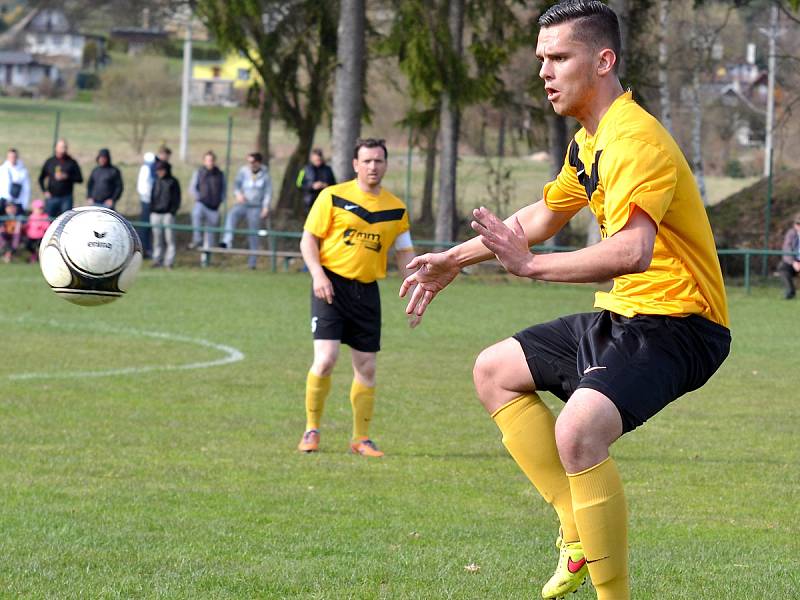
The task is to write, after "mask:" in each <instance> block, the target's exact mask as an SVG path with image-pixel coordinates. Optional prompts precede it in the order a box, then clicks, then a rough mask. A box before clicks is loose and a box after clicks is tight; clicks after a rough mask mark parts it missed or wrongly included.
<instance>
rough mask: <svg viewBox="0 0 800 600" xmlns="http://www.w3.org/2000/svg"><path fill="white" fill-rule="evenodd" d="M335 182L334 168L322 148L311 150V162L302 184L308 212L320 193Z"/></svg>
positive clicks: (307, 166)
mask: <svg viewBox="0 0 800 600" xmlns="http://www.w3.org/2000/svg"><path fill="white" fill-rule="evenodd" d="M335 183H336V178H335V177H334V175H333V169H331V168H330V167H329V166H328V165H327V164H326V163H325V156H324V155H323V154H322V149H320V148H314V149H313V150H312V151H311V157H310V160H309V163H308V164H307V165H306V168H305V170H304V172H303V180H302V183H301V185H300V188H301V189H302V190H303V206H304V207H305V209H306V214H308V211H310V210H311V207H312V206H313V204H314V201H315V200H316V199H317V196H319V193H320V192H321V191H322V190H324V189H325V188H326V187H328V186H329V185H334V184H335Z"/></svg>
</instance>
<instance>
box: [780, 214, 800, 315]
mask: <svg viewBox="0 0 800 600" xmlns="http://www.w3.org/2000/svg"><path fill="white" fill-rule="evenodd" d="M783 251H784V252H786V254H784V255H783V256H782V257H781V264H780V265H778V275H780V278H781V279H783V286H784V294H783V297H784V298H786V299H787V300H791V299H792V298H794V297H795V295H796V291H795V289H794V278H795V276H796V275H797V274H798V273H800V213H797V214H796V215H795V216H794V225H793V226H792V227H790V228H789V229H788V230H787V231H786V235H784V236H783Z"/></svg>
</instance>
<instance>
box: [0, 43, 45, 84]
mask: <svg viewBox="0 0 800 600" xmlns="http://www.w3.org/2000/svg"><path fill="white" fill-rule="evenodd" d="M59 79H60V72H59V69H58V67H56V66H55V65H49V64H46V63H41V62H39V61H38V60H36V58H35V57H34V56H33V55H32V54H29V53H28V52H5V51H2V50H0V87H15V88H22V89H32V88H38V87H39V86H40V85H41V84H42V83H43V82H44V81H45V80H50V81H52V82H57V81H58V80H59Z"/></svg>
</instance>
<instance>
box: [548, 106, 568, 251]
mask: <svg viewBox="0 0 800 600" xmlns="http://www.w3.org/2000/svg"><path fill="white" fill-rule="evenodd" d="M548 104H549V102H548ZM545 115H546V119H547V143H548V149H549V151H550V179H551V180H553V179H555V178H556V177H558V174H559V173H560V172H561V166H562V165H563V164H564V158H565V157H566V155H567V145H568V144H569V137H568V136H567V119H566V118H564V117H562V116H561V115H557V114H556V113H555V112H554V111H553V109H552V108H551V107H550V106H548V107H547V111H546V112H545ZM560 233H561V232H559V233H557V234H556V235H554V236H553V237H551V238H550V239H549V240H547V241H545V243H544V245H545V246H555V245H558V244H560V243H561V238H563V235H561V234H560Z"/></svg>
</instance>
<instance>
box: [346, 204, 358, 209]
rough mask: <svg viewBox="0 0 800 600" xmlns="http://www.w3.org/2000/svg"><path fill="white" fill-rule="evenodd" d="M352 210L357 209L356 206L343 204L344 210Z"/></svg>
mask: <svg viewBox="0 0 800 600" xmlns="http://www.w3.org/2000/svg"><path fill="white" fill-rule="evenodd" d="M354 208H358V204H345V205H344V209H345V210H353V209H354Z"/></svg>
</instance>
